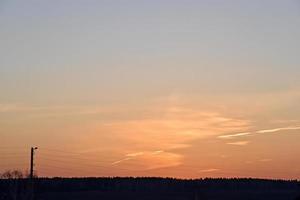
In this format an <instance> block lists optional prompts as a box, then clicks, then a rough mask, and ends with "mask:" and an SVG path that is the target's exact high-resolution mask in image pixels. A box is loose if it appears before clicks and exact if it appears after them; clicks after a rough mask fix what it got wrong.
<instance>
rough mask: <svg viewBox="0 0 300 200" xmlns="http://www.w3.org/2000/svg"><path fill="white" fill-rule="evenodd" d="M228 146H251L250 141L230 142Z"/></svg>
mask: <svg viewBox="0 0 300 200" xmlns="http://www.w3.org/2000/svg"><path fill="white" fill-rule="evenodd" d="M226 144H229V145H237V146H245V145H247V144H249V141H237V142H228V143H226Z"/></svg>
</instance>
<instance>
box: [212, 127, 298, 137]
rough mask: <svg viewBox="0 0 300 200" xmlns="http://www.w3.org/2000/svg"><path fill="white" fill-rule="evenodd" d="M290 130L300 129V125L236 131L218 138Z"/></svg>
mask: <svg viewBox="0 0 300 200" xmlns="http://www.w3.org/2000/svg"><path fill="white" fill-rule="evenodd" d="M288 130H300V126H291V127H281V128H273V129H263V130H258V131H253V132H245V133H236V134H229V135H220V136H218V138H221V139H231V138H235V137H243V136H249V135H254V134H264V133H275V132H280V131H288Z"/></svg>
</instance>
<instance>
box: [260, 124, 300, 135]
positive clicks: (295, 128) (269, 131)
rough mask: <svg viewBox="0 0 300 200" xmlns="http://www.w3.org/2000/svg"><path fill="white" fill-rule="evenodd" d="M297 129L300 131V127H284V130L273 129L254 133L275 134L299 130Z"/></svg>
mask: <svg viewBox="0 0 300 200" xmlns="http://www.w3.org/2000/svg"><path fill="white" fill-rule="evenodd" d="M299 129H300V126H295V127H284V128H274V129H266V130H260V131H256V133H275V132H279V131H287V130H299Z"/></svg>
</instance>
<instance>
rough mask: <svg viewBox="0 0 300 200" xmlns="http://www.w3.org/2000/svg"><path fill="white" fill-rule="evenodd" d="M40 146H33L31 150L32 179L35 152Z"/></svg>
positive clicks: (32, 175) (31, 177) (31, 176)
mask: <svg viewBox="0 0 300 200" xmlns="http://www.w3.org/2000/svg"><path fill="white" fill-rule="evenodd" d="M37 149H38V148H37V147H31V152H30V176H29V177H30V179H31V180H32V179H33V177H34V170H33V168H34V153H35V150H37Z"/></svg>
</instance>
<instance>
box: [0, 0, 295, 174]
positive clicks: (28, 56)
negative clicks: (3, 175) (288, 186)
mask: <svg viewBox="0 0 300 200" xmlns="http://www.w3.org/2000/svg"><path fill="white" fill-rule="evenodd" d="M299 35H300V2H299V1H298V0H285V1H282V0H251V1H246V0H226V1H222V0H198V1H196V0H184V1H183V0H172V1H171V0H152V1H147V0H129V1H125V0H115V1H110V0H97V1H96V0H87V1H83V0H62V1H57V0H56V1H39V0H27V1H21V0H0V161H1V162H0V171H4V170H7V169H20V170H28V168H29V151H30V147H32V146H37V147H38V150H37V151H36V154H35V169H36V173H37V174H38V175H39V176H67V177H69V176H162V177H178V178H203V177H257V178H272V179H274V178H280V179H300V159H299V158H300V150H299V145H300V107H299V102H300V79H299V77H300V58H299V52H300V40H299Z"/></svg>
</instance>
